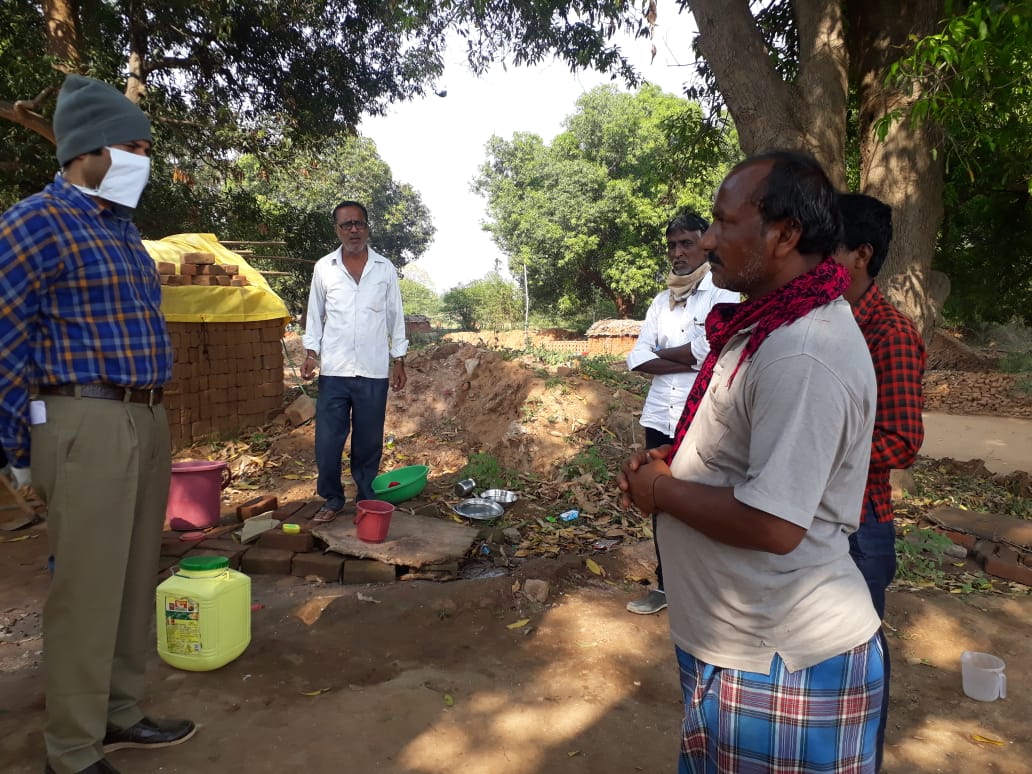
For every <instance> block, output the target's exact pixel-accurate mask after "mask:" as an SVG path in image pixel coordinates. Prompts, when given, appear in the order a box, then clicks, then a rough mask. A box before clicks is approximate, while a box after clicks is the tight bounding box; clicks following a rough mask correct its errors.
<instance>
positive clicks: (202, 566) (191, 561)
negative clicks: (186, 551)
mask: <svg viewBox="0 0 1032 774" xmlns="http://www.w3.org/2000/svg"><path fill="white" fill-rule="evenodd" d="M227 567H229V559H227V558H226V557H225V556H187V557H184V558H183V559H181V560H180V562H179V569H180V570H186V571H187V572H208V571H210V570H224V569H226V568H227Z"/></svg>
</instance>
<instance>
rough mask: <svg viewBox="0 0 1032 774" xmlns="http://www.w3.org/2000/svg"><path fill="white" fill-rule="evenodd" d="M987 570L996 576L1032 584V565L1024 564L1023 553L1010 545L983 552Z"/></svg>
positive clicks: (1028, 584)
mask: <svg viewBox="0 0 1032 774" xmlns="http://www.w3.org/2000/svg"><path fill="white" fill-rule="evenodd" d="M983 556H984V557H985V571H986V572H987V573H988V574H989V575H992V576H993V577H996V578H1001V579H1003V580H1007V581H1013V582H1014V583H1024V584H1025V585H1026V586H1032V567H1029V566H1028V565H1026V564H1024V563H1023V562H1022V561H1021V560H1022V556H1021V554H1019V553H1018V552H1017V551H1015V550H1014V549H1013V548H1011V547H1010V546H1001V545H997V546H995V550H994V551H993V552H992V553H986V554H983Z"/></svg>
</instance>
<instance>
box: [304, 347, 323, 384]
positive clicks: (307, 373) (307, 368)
mask: <svg viewBox="0 0 1032 774" xmlns="http://www.w3.org/2000/svg"><path fill="white" fill-rule="evenodd" d="M318 367H319V364H318V363H317V362H316V359H315V352H314V351H313V350H308V352H306V353H305V362H303V363H302V364H301V378H302V379H311V378H312V377H313V376H315V369H317V368H318Z"/></svg>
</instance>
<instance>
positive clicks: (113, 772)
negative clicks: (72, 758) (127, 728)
mask: <svg viewBox="0 0 1032 774" xmlns="http://www.w3.org/2000/svg"><path fill="white" fill-rule="evenodd" d="M43 771H44V774H56V772H55V771H54V769H53V767H52V766H51V765H50V764H49V763H48V764H47V765H46V766H45V767H44V769H43ZM76 774H118V769H116V768H115V767H114V766H112V765H111V764H110V763H108V762H107V760H105V759H104V758H101V759H100V760H99V761H97V762H96V763H93V764H91V765H89V766H87V767H86V768H85V769H83V770H82V771H78V772H76Z"/></svg>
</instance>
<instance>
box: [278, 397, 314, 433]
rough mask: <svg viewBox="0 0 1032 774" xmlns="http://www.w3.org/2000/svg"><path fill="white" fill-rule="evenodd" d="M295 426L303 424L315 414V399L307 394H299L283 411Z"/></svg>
mask: <svg viewBox="0 0 1032 774" xmlns="http://www.w3.org/2000/svg"><path fill="white" fill-rule="evenodd" d="M283 413H284V414H286V415H287V419H289V420H290V424H292V425H293V426H294V427H297V426H298V425H303V424H304V423H305V422H307V421H308V420H310V419H312V418H313V417H314V416H315V401H314V400H312V399H311V398H309V397H308V396H307V395H299V396H298V397H297V399H296V400H295V401H294V402H293V403H291V404H290V405H289V406H287V410H286V411H284V412H283Z"/></svg>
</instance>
